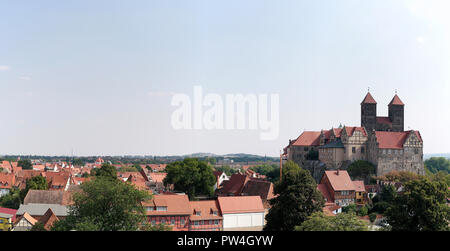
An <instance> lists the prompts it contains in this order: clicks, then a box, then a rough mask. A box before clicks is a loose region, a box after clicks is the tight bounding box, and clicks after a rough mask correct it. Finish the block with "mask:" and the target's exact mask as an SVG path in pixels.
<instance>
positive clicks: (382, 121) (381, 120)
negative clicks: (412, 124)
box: [377, 117, 392, 125]
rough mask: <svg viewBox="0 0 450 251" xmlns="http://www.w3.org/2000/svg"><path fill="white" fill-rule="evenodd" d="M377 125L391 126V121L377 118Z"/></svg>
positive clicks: (385, 118) (386, 118)
mask: <svg viewBox="0 0 450 251" xmlns="http://www.w3.org/2000/svg"><path fill="white" fill-rule="evenodd" d="M377 124H388V125H391V124H392V121H391V119H390V118H389V117H377Z"/></svg>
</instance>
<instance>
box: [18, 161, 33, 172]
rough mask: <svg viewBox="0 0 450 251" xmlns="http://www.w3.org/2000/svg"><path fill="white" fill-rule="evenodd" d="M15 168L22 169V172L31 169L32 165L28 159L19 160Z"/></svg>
mask: <svg viewBox="0 0 450 251" xmlns="http://www.w3.org/2000/svg"><path fill="white" fill-rule="evenodd" d="M17 166H20V167H22V169H23V170H30V169H33V164H32V163H31V160H29V159H21V160H19V161H18V162H17Z"/></svg>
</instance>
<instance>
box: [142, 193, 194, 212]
mask: <svg viewBox="0 0 450 251" xmlns="http://www.w3.org/2000/svg"><path fill="white" fill-rule="evenodd" d="M142 205H143V206H144V207H156V206H166V207H167V211H156V210H154V211H146V214H147V215H155V216H156V215H190V214H191V207H190V204H189V198H188V196H187V195H177V194H176V195H168V194H157V195H153V198H152V199H151V200H149V201H145V202H142Z"/></svg>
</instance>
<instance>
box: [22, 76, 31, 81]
mask: <svg viewBox="0 0 450 251" xmlns="http://www.w3.org/2000/svg"><path fill="white" fill-rule="evenodd" d="M19 79H20V80H25V81H29V80H31V78H30V77H27V76H21V77H19Z"/></svg>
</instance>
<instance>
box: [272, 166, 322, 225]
mask: <svg viewBox="0 0 450 251" xmlns="http://www.w3.org/2000/svg"><path fill="white" fill-rule="evenodd" d="M274 193H275V194H276V195H277V197H275V198H273V199H271V200H270V201H269V203H270V205H271V206H272V207H271V208H270V210H269V213H268V214H267V215H266V220H267V224H266V226H265V227H264V230H268V231H292V230H294V227H295V226H299V225H301V223H303V221H305V220H306V219H307V218H308V216H310V215H311V214H312V213H314V212H317V211H322V208H323V206H324V204H325V201H324V199H323V196H322V194H321V193H320V192H319V191H318V190H317V184H316V182H315V181H314V179H313V178H312V176H311V174H310V173H309V171H307V170H304V169H302V168H300V167H299V166H298V165H297V164H295V163H294V162H292V161H288V162H287V163H286V164H284V165H283V176H282V180H281V182H277V183H275V188H274Z"/></svg>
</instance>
